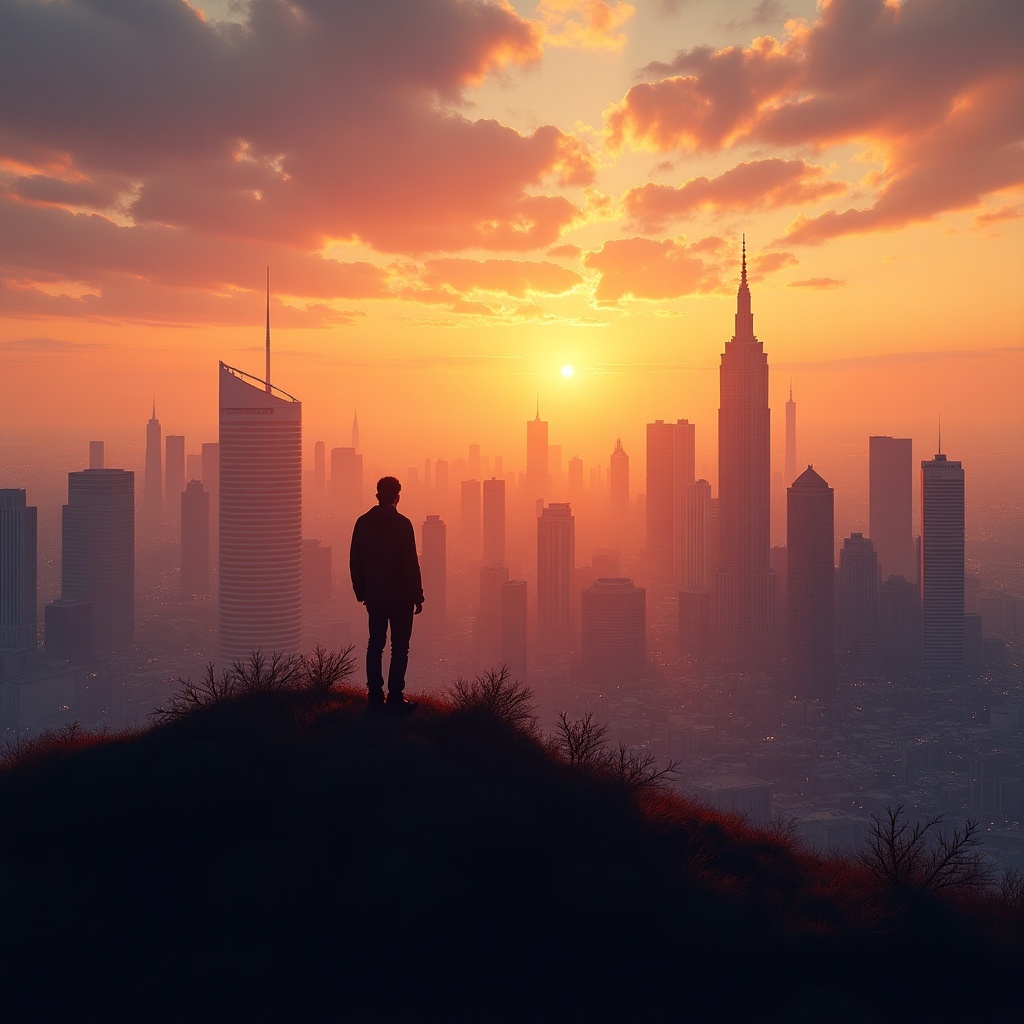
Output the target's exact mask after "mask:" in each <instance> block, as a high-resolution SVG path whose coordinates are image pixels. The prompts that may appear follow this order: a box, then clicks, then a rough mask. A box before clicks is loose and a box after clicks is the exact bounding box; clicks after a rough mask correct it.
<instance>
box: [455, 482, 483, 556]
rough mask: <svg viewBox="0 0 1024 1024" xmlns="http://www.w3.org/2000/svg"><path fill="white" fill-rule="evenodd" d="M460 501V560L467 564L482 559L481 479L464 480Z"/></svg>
mask: <svg viewBox="0 0 1024 1024" xmlns="http://www.w3.org/2000/svg"><path fill="white" fill-rule="evenodd" d="M460 487H461V499H462V500H461V502H460V509H461V515H460V521H459V525H460V531H459V532H460V537H459V562H460V563H461V564H467V563H471V562H478V561H479V560H480V555H481V548H480V541H481V532H482V526H481V519H482V504H481V490H480V481H479V480H463V481H462V483H461V485H460Z"/></svg>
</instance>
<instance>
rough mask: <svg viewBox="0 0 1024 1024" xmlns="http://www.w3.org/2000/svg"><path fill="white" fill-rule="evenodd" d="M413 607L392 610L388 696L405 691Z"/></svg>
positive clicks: (401, 606)
mask: <svg viewBox="0 0 1024 1024" xmlns="http://www.w3.org/2000/svg"><path fill="white" fill-rule="evenodd" d="M412 616H413V606H412V605H411V604H409V605H400V606H398V607H397V608H392V609H391V610H390V615H389V616H388V618H389V619H390V621H391V667H390V669H388V694H389V695H392V694H398V695H401V694H402V692H403V691H404V690H405V670H406V667H407V666H408V664H409V639H410V637H411V636H412Z"/></svg>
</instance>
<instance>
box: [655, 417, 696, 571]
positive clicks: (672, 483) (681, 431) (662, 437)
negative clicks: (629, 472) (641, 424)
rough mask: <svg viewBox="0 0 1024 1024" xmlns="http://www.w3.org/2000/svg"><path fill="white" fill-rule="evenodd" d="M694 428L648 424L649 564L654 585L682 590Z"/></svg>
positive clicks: (681, 423) (657, 422)
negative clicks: (686, 512)
mask: <svg viewBox="0 0 1024 1024" xmlns="http://www.w3.org/2000/svg"><path fill="white" fill-rule="evenodd" d="M694 443H695V441H694V426H693V424H692V423H690V422H689V421H688V420H678V421H676V422H675V423H666V422H665V421H664V420H655V422H654V423H648V424H647V497H646V505H645V518H646V523H647V563H648V574H649V578H650V579H651V581H652V582H654V583H660V584H668V585H676V586H681V585H682V581H683V577H684V576H685V574H686V569H685V553H686V547H685V540H684V539H683V533H684V519H685V515H684V503H685V494H686V488H687V487H688V486H689V485H690V484H692V483H693V479H694Z"/></svg>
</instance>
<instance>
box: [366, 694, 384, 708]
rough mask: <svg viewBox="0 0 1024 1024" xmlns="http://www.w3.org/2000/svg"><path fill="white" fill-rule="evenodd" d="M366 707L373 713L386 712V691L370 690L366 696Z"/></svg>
mask: <svg viewBox="0 0 1024 1024" xmlns="http://www.w3.org/2000/svg"><path fill="white" fill-rule="evenodd" d="M366 707H367V710H369V711H370V712H371V713H373V712H378V711H383V710H384V691H383V690H369V691H368V692H367V696H366Z"/></svg>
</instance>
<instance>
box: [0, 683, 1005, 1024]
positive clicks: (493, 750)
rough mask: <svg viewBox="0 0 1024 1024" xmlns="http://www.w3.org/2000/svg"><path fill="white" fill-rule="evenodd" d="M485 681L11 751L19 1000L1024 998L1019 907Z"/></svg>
mask: <svg viewBox="0 0 1024 1024" xmlns="http://www.w3.org/2000/svg"><path fill="white" fill-rule="evenodd" d="M472 696H473V695H472V694H469V695H468V699H463V700H462V701H453V702H450V703H442V702H440V701H436V702H425V703H423V704H421V705H420V707H419V708H418V710H417V711H416V713H415V714H413V715H410V716H408V717H405V718H401V719H391V718H387V717H382V716H378V715H370V714H368V713H367V712H366V709H365V695H364V691H360V690H357V689H350V688H346V687H341V688H338V687H334V688H332V689H329V690H328V689H326V688H323V687H321V688H320V689H319V690H316V689H298V690H294V689H284V690H278V691H276V692H275V691H270V692H261V693H248V694H241V695H234V696H222V697H220V699H216V700H210V701H209V702H206V704H205V706H202V702H200V703H199V704H198V705H197V706H195V707H194V708H192V709H188V708H184V709H183V708H179V709H178V711H179V712H180V713H177V714H173V715H170V716H166V717H167V720H166V721H164V722H162V723H160V724H157V725H155V726H154V727H153V728H150V729H148V730H146V731H144V732H141V733H139V734H134V735H126V736H107V737H95V736H88V735H84V734H82V733H80V732H78V731H77V730H73V729H72V730H65V732H64V733H62V734H57V735H53V736H49V737H47V738H45V739H44V740H42V741H39V742H36V743H34V744H29V745H27V746H25V747H23V748H22V749H20V750H16V751H14V752H12V753H11V754H10V755H9V756H8V758H7V761H8V764H7V766H6V767H5V769H4V770H3V771H2V772H0V814H2V818H0V820H2V822H3V826H4V832H3V834H4V839H3V842H2V845H0V893H2V896H0V908H2V910H0V912H2V919H0V934H2V939H0V964H2V965H3V972H4V976H5V980H4V983H3V1004H2V1005H3V1015H4V1017H5V1019H7V1020H11V1021H62V1022H64V1021H68V1022H74V1021H104V1022H119V1021H133V1022H137V1021H151V1022H162V1021H175V1022H177V1021H186V1020H187V1021H217V1022H226V1021H246V1022H257V1021H275V1022H277V1021H303V1022H306V1021H363V1020H367V1021H369V1020H373V1021H392V1020H394V1021H398V1020H402V1021H454V1022H457V1021H495V1022H506V1021H509V1022H511V1021H522V1020H545V1021H547V1020H559V1021H575V1020H623V1021H646V1020H705V1019H708V1018H709V1017H711V1018H713V1019H718V1020H728V1021H736V1020H758V1021H779V1022H782V1021H805V1020H806V1021H817V1020H821V1019H826V1018H827V1019H829V1020H830V1021H839V1022H843V1021H850V1022H852V1021H857V1022H863V1021H878V1022H888V1021H908V1020H925V1019H929V1018H934V1017H936V1016H938V1017H941V1018H942V1019H947V1020H948V1019H955V1018H956V1017H957V1016H959V1017H960V1018H962V1019H964V1020H975V1019H979V1017H981V1016H985V1015H986V1014H985V1010H984V1008H985V1007H986V1006H987V1005H989V1004H990V1003H991V1001H992V1000H994V999H996V998H998V997H997V995H996V993H998V992H1000V991H1004V992H1010V991H1012V988H1013V985H1014V979H1015V978H1016V977H1017V975H1018V972H1019V968H1020V963H1021V960H1020V955H1021V952H1022V951H1024V941H1022V940H1024V923H1022V919H1021V913H1020V910H1019V907H1018V908H1017V909H1013V908H1011V907H1009V906H1007V905H1006V904H1005V902H1003V903H1000V902H999V901H998V900H997V899H995V898H994V897H991V896H983V895H977V894H973V895H972V894H969V893H968V894H962V893H961V894H958V893H956V892H955V891H954V892H953V893H952V894H947V895H945V896H944V895H942V894H936V893H930V892H927V891H923V890H921V889H915V888H914V887H905V888H903V889H900V890H893V889H891V888H888V889H887V888H885V887H883V886H882V885H880V883H879V882H878V881H877V879H876V878H874V877H873V876H872V875H871V874H870V873H869V872H868V871H866V870H865V869H864V868H863V867H862V866H859V865H857V864H854V863H850V862H847V861H842V860H838V859H829V858H826V859H822V858H819V857H815V856H812V855H811V854H809V853H808V852H806V851H804V850H802V849H801V848H800V847H799V846H797V845H796V844H794V843H793V842H792V840H791V839H790V838H789V837H788V836H787V835H786V834H785V832H784V830H779V829H776V830H774V831H769V832H765V831H758V830H756V829H752V828H749V827H747V826H745V825H744V824H743V823H741V822H738V821H736V820H734V819H729V818H726V817H724V816H721V815H719V814H717V813H715V812H713V811H710V810H708V809H706V808H701V807H698V806H695V805H692V804H689V803H687V802H685V801H683V800H681V799H678V798H676V797H674V796H671V795H669V794H667V793H665V792H663V791H661V790H659V789H658V787H656V786H643V785H641V786H635V785H633V786H631V785H627V784H625V783H624V782H623V781H622V779H621V778H619V777H617V776H616V775H615V773H613V772H608V771H603V772H602V771H595V770H592V769H588V768H585V767H581V766H579V765H572V764H568V763H566V759H565V758H564V757H560V756H558V754H557V753H556V752H554V751H553V750H552V749H551V748H550V747H549V746H548V745H546V744H545V743H543V742H541V740H540V739H539V738H537V737H536V736H535V735H534V734H533V733H532V732H531V730H530V729H529V728H524V727H523V724H524V722H525V724H526V725H528V722H526V721H525V720H520V722H519V724H516V722H514V721H513V722H510V721H508V720H506V719H507V718H508V717H512V718H515V716H514V715H513V716H506V717H505V718H503V717H501V716H500V715H496V714H494V713H493V712H492V711H490V710H488V709H487V708H486V707H484V706H482V705H481V703H480V702H479V701H477V702H476V703H474V700H473V699H472ZM463 697H464V698H466V697H467V695H466V694H463Z"/></svg>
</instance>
